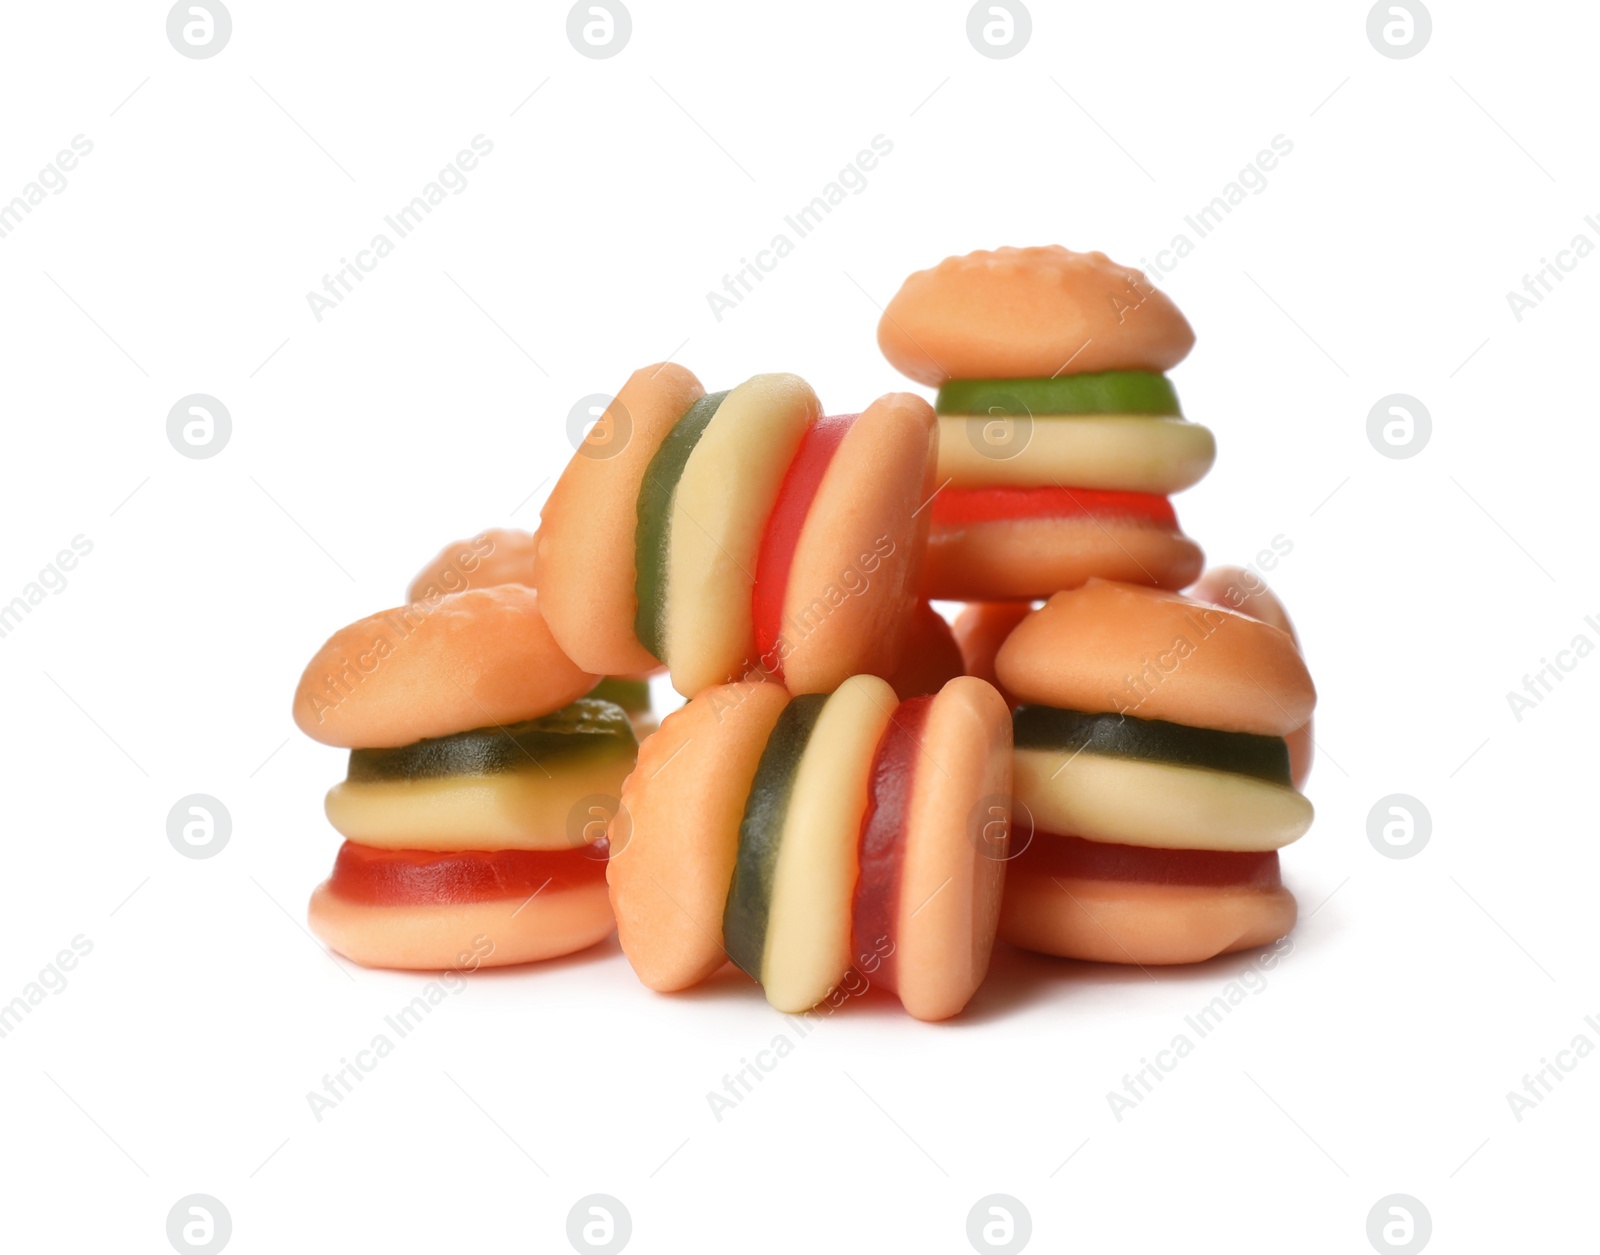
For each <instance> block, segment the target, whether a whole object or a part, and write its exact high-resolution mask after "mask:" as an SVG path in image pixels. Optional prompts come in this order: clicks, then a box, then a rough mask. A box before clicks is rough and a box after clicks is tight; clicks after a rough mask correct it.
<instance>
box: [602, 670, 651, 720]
mask: <svg viewBox="0 0 1600 1255" xmlns="http://www.w3.org/2000/svg"><path fill="white" fill-rule="evenodd" d="M586 696H587V697H588V698H589V699H590V700H591V701H600V702H610V703H611V704H612V705H613V706H621V707H622V709H624V710H625V711H627V712H628V713H629V714H630V715H642V714H644V713H645V712H647V711H648V710H649V709H650V681H649V680H627V679H624V678H623V677H622V676H620V675H608V676H607V677H606V678H605V679H603V680H601V681H600V683H598V684H596V685H595V686H594V687H593V688H592V689H590V690H589V692H588V693H587V694H586Z"/></svg>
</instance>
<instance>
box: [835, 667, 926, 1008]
mask: <svg viewBox="0 0 1600 1255" xmlns="http://www.w3.org/2000/svg"><path fill="white" fill-rule="evenodd" d="M932 706H933V698H932V697H931V696H929V697H913V698H912V699H911V700H910V701H905V702H901V703H900V705H899V706H897V707H896V708H895V712H894V714H893V715H891V716H890V718H889V726H888V728H886V729H885V730H884V733H883V737H882V739H881V740H880V741H879V742H878V748H877V751H876V752H875V753H874V754H873V756H872V774H871V776H869V777H868V781H867V813H866V814H865V815H864V816H863V817H862V820H861V842H860V846H859V850H858V861H859V864H860V871H859V873H858V875H857V877H856V891H855V900H854V902H853V903H852V905H851V912H850V920H851V930H850V931H851V937H850V940H851V944H852V945H853V946H854V948H855V963H856V966H857V967H858V968H860V969H861V970H862V972H863V974H864V975H865V976H866V977H867V979H868V980H869V981H873V982H875V983H877V984H880V985H882V986H883V987H884V988H886V989H890V990H893V989H895V988H897V986H896V984H895V971H896V967H897V963H896V957H897V954H898V951H899V949H900V944H899V942H900V939H899V937H898V936H897V935H896V933H897V927H896V925H897V923H898V916H899V913H900V873H901V872H902V870H903V869H904V867H905V855H906V841H905V822H906V812H907V810H908V809H909V808H910V805H911V791H912V789H913V787H914V786H915V785H916V777H917V757H918V755H919V754H920V753H921V751H922V730H923V728H925V727H926V726H927V723H928V711H929V709H930V708H931V707H932ZM869 969H870V970H869Z"/></svg>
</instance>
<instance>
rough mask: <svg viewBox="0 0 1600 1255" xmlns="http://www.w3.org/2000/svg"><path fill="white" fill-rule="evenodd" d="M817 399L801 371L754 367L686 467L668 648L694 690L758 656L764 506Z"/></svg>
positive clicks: (816, 412) (685, 688) (686, 687)
mask: <svg viewBox="0 0 1600 1255" xmlns="http://www.w3.org/2000/svg"><path fill="white" fill-rule="evenodd" d="M821 415H822V405H821V402H819V401H818V400H817V395H816V393H815V392H813V391H812V390H811V387H810V385H809V384H807V383H806V382H805V380H803V379H801V378H800V377H799V376H797V375H784V374H773V375H757V376H755V377H754V378H752V379H749V380H747V381H746V382H744V383H742V384H740V385H739V386H738V387H737V388H735V389H733V390H732V391H731V392H729V393H728V395H727V396H726V397H725V398H724V399H723V401H722V404H721V405H720V406H718V407H717V412H716V413H715V415H713V416H712V418H711V421H710V422H709V423H708V424H707V425H706V429H705V432H704V434H703V435H702V436H701V437H700V440H699V442H698V443H697V444H696V445H695V447H694V451H693V452H692V453H691V454H690V455H689V460H688V462H687V463H686V464H685V466H684V469H683V475H682V477H681V478H680V479H679V481H678V486H677V491H676V493H675V494H674V497H673V504H672V523H671V531H670V538H669V541H668V560H667V580H666V601H665V610H664V620H665V624H664V627H665V631H664V635H665V638H666V649H665V652H664V655H663V656H664V657H665V658H666V659H667V661H668V662H669V663H670V664H671V667H672V680H673V686H674V687H675V688H676V689H677V690H678V691H679V692H680V693H683V694H685V695H686V696H692V695H693V694H695V693H697V692H699V691H700V690H701V689H703V688H705V687H707V686H708V685H712V684H720V683H722V682H724V681H727V680H730V679H733V678H735V676H736V675H737V674H738V673H739V672H740V671H742V670H744V669H747V668H748V667H749V666H750V665H751V664H752V663H753V661H754V659H753V658H751V657H750V655H751V654H752V653H753V652H754V651H753V648H752V646H753V644H754V639H755V638H754V627H753V625H752V619H751V595H752V592H753V589H754V584H755V579H754V572H755V569H756V560H757V556H758V554H759V551H760V546H761V538H762V533H763V530H764V528H765V526H766V521H767V515H768V514H770V513H771V511H772V505H773V502H774V501H776V500H777V498H778V491H779V489H780V488H781V487H782V485H783V478H784V475H785V474H786V473H787V472H788V469H789V464H790V462H792V461H793V460H794V455H795V451H796V450H797V449H798V448H799V446H800V440H801V438H802V437H803V436H804V435H805V432H806V429H807V428H808V427H810V426H811V424H812V423H814V422H815V421H816V420H817V419H818V418H820V417H821Z"/></svg>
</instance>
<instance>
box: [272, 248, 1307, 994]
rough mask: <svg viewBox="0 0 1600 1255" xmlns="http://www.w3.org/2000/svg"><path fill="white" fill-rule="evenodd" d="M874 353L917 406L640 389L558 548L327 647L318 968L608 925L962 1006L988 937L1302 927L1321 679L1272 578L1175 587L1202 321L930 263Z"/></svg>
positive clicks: (446, 566) (604, 436) (515, 551)
mask: <svg viewBox="0 0 1600 1255" xmlns="http://www.w3.org/2000/svg"><path fill="white" fill-rule="evenodd" d="M879 341H880V344H881V346H882V347H883V349H884V352H885V353H886V355H887V356H888V357H889V359H890V361H891V362H893V363H894V364H895V365H896V366H897V367H899V368H900V369H901V370H903V371H904V372H905V373H906V374H908V375H910V376H911V377H912V378H913V379H915V380H917V381H918V382H919V383H923V384H927V385H930V386H934V387H937V388H938V397H937V403H936V407H935V408H930V406H929V405H928V403H927V402H926V401H924V400H922V399H921V398H919V397H917V396H915V395H912V394H908V393H890V394H887V395H885V396H883V397H880V398H879V399H878V400H877V401H875V402H873V404H872V405H870V406H868V407H867V408H866V409H865V410H863V411H862V412H860V413H859V414H839V415H828V414H825V413H824V412H823V408H822V406H821V404H820V402H819V401H818V399H817V397H816V394H815V393H814V392H813V391H812V389H811V388H810V386H809V385H807V384H806V383H805V381H804V380H801V379H799V378H798V377H797V376H794V375H786V374H767V375H757V376H755V377H753V378H751V379H749V380H747V381H745V382H744V383H742V384H739V385H738V386H736V387H733V388H731V389H728V390H727V391H722V392H712V393H707V392H706V391H705V389H704V388H703V387H702V386H701V384H700V382H699V381H698V380H697V379H696V378H695V377H694V375H693V374H691V373H690V372H689V371H687V370H685V369H684V368H682V367H680V366H677V365H675V364H672V363H660V364H657V365H653V366H648V367H645V368H643V369H641V370H638V371H636V372H634V374H633V375H632V376H630V377H629V379H628V380H627V382H626V383H625V384H624V385H623V387H622V389H621V390H620V391H619V392H618V393H617V395H616V397H615V398H614V399H613V401H612V403H611V405H610V407H609V408H608V410H607V411H606V414H605V415H604V416H603V417H602V419H601V420H600V422H598V423H597V424H596V425H595V427H594V428H593V429H592V430H591V431H590V432H589V434H588V435H587V436H586V437H585V439H584V441H583V442H582V443H581V444H580V446H579V448H578V450H577V453H576V455H575V456H574V457H573V458H572V460H571V462H570V463H569V464H568V466H567V468H566V470H565V471H564V473H563V474H562V476H561V478H560V480H559V482H558V483H557V485H556V486H555V488H554V490H553V491H552V492H551V495H550V498H549V500H548V501H547V503H546V505H545V507H544V510H543V512H542V516H541V521H540V528H539V530H538V532H537V533H534V534H529V533H524V532H514V531H509V530H498V531H490V532H484V533H482V534H480V535H479V536H477V537H474V538H473V539H471V540H469V541H461V542H456V543H454V544H452V545H450V546H446V548H445V549H444V550H443V551H441V553H440V554H439V555H438V557H437V558H435V559H434V561H433V562H431V563H430V564H429V565H428V567H426V568H425V569H424V570H423V571H422V572H421V573H420V574H419V575H418V576H417V578H416V580H414V581H413V583H412V585H411V587H410V589H409V590H408V593H407V597H408V602H407V604H406V605H405V606H402V607H398V608H395V609H392V610H388V611H384V612H382V613H380V614H378V615H374V616H371V617H369V618H368V619H364V620H361V621H360V622H358V623H356V624H352V625H351V626H350V627H347V628H345V629H343V630H341V631H340V632H339V633H337V634H336V635H335V636H334V637H333V638H332V639H331V640H329V641H328V642H327V644H325V645H324V646H323V648H322V649H321V650H320V651H319V652H318V653H317V655H316V656H315V657H314V658H313V660H312V662H311V664H310V665H309V666H308V667H307V669H306V672H305V675H304V677H303V678H302V680H301V684H300V688H299V690H298V691H297V694H296V699H295V718H296V721H297V722H298V723H299V725H300V726H301V728H302V729H303V730H304V731H306V732H307V733H308V734H309V735H310V736H312V737H313V738H315V739H317V740H319V741H322V742H324V743H326V744H330V745H335V746H339V747H341V748H344V749H347V750H348V751H349V764H348V770H347V776H346V779H345V780H344V781H343V782H342V783H340V784H338V785H336V786H335V788H334V789H333V790H332V791H331V792H330V793H329V795H328V798H327V802H326V810H327V814H328V817H329V819H330V821H331V822H332V824H333V826H334V827H335V828H336V829H337V830H338V831H339V833H340V834H341V835H342V836H343V837H344V838H345V842H344V845H343V846H342V847H341V849H340V851H339V853H338V855H337V857H336V859H335V865H334V871H333V874H332V876H331V877H330V878H329V880H328V881H327V882H326V883H325V884H323V885H322V886H321V887H319V888H318V889H317V891H316V893H315V894H314V895H313V898H312V903H311V924H312V927H313V930H314V931H315V932H316V933H317V935H318V936H319V937H321V938H322V939H323V940H324V941H325V942H326V943H327V944H328V945H329V946H330V947H331V948H332V949H334V950H336V951H338V952H339V953H341V954H344V955H346V956H347V957H349V958H351V959H353V960H355V961H356V962H358V963H362V964H365V965H367V966H373V967H396V968H441V967H443V968H468V969H470V968H475V967H478V966H485V965H495V964H508V963H522V962H528V961H532V960H538V959H544V958H551V957H555V956H557V955H560V954H566V953H571V952H573V951H575V950H578V949H582V948H585V947H587V946H590V945H592V944H594V943H595V942H597V941H600V940H602V939H604V938H605V937H606V936H608V935H609V934H610V933H611V932H612V931H613V929H615V930H616V931H617V932H618V935H619V939H620V942H621V946H622V949H623V952H624V953H625V954H626V956H627V958H628V960H629V962H630V963H631V964H632V966H633V968H634V970H635V972H636V973H637V974H638V976H639V978H640V979H641V980H642V981H643V982H644V983H645V984H646V985H647V986H649V987H650V988H652V989H655V990H659V991H663V992H669V991H675V990H681V989H686V988H688V987H690V986H693V985H695V984H698V983H700V982H702V981H704V980H706V979H708V978H709V977H710V976H712V975H713V974H714V973H716V972H717V971H718V970H719V969H721V968H722V967H723V966H724V965H725V964H726V963H728V962H729V961H730V960H731V961H732V962H733V963H734V964H735V965H736V966H737V967H739V968H741V969H742V970H743V971H744V972H746V973H747V974H749V975H750V976H751V977H752V978H754V979H755V980H756V981H758V982H759V983H760V984H761V985H762V987H763V988H764V990H765V992H766V996H767V998H768V1000H769V1001H770V1002H771V1003H772V1004H773V1005H774V1006H776V1007H778V1008H779V1009H781V1010H784V1011H787V1012H799V1011H804V1010H806V1009H808V1008H810V1007H813V1006H816V1005H818V1004H820V1003H823V1002H828V1003H830V1004H835V1005H836V1004H837V1003H838V1002H839V1001H842V1000H843V999H844V998H846V997H850V996H853V995H854V994H856V993H858V992H860V991H862V990H864V989H865V988H867V987H875V988H878V989H882V990H886V991H888V992H890V993H892V994H894V995H896V996H897V997H898V998H899V1000H900V1001H901V1003H902V1004H903V1005H904V1006H905V1008H906V1009H907V1010H908V1011H909V1012H910V1013H911V1014H913V1015H915V1016H917V1017H919V1018H922V1019H944V1018H947V1017H949V1016H952V1015H955V1014H956V1013H958V1012H959V1011H960V1010H961V1009H962V1008H963V1007H964V1006H965V1005H966V1003H967V1002H968V1000H969V999H970V998H971V997H972V995H973V994H974V993H975V992H976V990H977V989H978V987H979V985H980V984H981V982H982V981H983V978H984V975H985V973H986V971H987V968H988V964H989V958H990V953H991V948H992V945H993V942H994V940H995V938H996V936H999V937H1001V938H1003V939H1005V940H1007V941H1009V942H1011V943H1013V944H1016V945H1019V946H1022V947H1026V948H1029V949H1034V950H1038V951H1041V952H1044V953H1048V954H1054V955H1061V956H1065V957H1071V958H1079V959H1091V960H1099V961H1106V962H1122V963H1128V962H1134V963H1141V964H1150V963H1179V962H1188V961H1194V960H1198V959H1203V958H1207V957H1210V956H1212V955H1214V954H1218V953H1222V952H1224V951H1227V950H1231V949H1239V948H1243V947H1247V946H1253V945H1258V944H1261V943H1263V942H1266V941H1271V940H1273V939H1275V938H1276V937H1279V936H1281V935H1282V934H1283V933H1285V932H1286V931H1287V930H1288V929H1289V928H1290V927H1291V926H1292V924H1293V921H1294V913H1295V907H1294V900H1293V898H1292V897H1291V896H1290V895H1289V893H1288V892H1287V890H1285V889H1284V888H1283V886H1282V883H1281V880H1280V879H1279V874H1278V863H1277V853H1276V851H1277V849H1278V848H1279V847H1280V846H1281V845H1283V844H1286V843H1287V842H1289V841H1292V840H1294V839H1295V838H1296V837H1298V836H1299V835H1301V834H1302V833H1303V832H1304V831H1305V829H1306V827H1307V826H1308V825H1309V823H1310V818H1311V811H1310V806H1309V804H1308V803H1307V802H1306V801H1305V800H1304V798H1303V797H1302V796H1301V795H1300V794H1299V792H1298V790H1297V787H1296V786H1297V785H1298V784H1299V783H1300V782H1301V781H1302V780H1303V778H1304V773H1305V770H1306V767H1307V764H1308V763H1309V752H1308V749H1309V743H1310V741H1309V737H1310V732H1309V720H1310V712H1311V706H1312V703H1313V701H1314V695H1313V692H1312V688H1311V682H1310V679H1309V676H1308V675H1307V674H1306V671H1305V667H1304V665H1303V663H1302V662H1301V660H1300V656H1299V653H1298V649H1297V646H1296V644H1295V641H1294V637H1293V634H1292V630H1291V629H1290V627H1289V624H1288V620H1287V617H1286V615H1285V614H1284V612H1283V609H1282V607H1281V606H1280V605H1278V603H1277V602H1276V600H1275V599H1274V598H1273V597H1272V595H1271V593H1270V592H1268V591H1267V590H1266V588H1265V586H1264V585H1262V584H1261V583H1260V581H1259V579H1258V578H1257V577H1255V576H1254V575H1253V574H1251V573H1250V572H1247V571H1240V570H1237V569H1231V568H1227V569H1221V570H1218V571H1214V572H1212V573H1211V574H1210V575H1207V576H1206V577H1205V578H1204V579H1203V580H1201V581H1200V582H1199V583H1198V584H1196V583H1195V580H1196V578H1197V577H1198V576H1199V575H1200V573H1201V565H1202V557H1201V553H1200V550H1199V548H1198V547H1197V546H1196V545H1195V544H1194V542H1193V541H1192V540H1190V539H1189V538H1188V537H1186V536H1185V535H1184V534H1183V533H1182V531H1181V529H1180V528H1179V527H1178V524H1177V520H1176V518H1175V516H1174V514H1173V510H1172V507H1171V505H1170V503H1169V501H1168V499H1167V498H1168V494H1171V493H1174V492H1177V491H1179V490H1181V489H1183V488H1186V487H1189V486H1191V485H1192V484H1194V483H1195V482H1196V481H1197V480H1199V479H1200V478H1201V477H1202V476H1203V475H1204V474H1205V472H1206V471H1207V470H1208V469H1209V467H1210V465H1211V462H1212V459H1213V457H1214V456H1215V446H1214V443H1213V441H1212V437H1211V434H1210V433H1209V432H1208V431H1207V430H1206V429H1205V428H1204V427H1201V426H1199V425H1198V424H1195V423H1191V422H1188V421H1187V420H1185V419H1184V418H1183V417H1182V415H1181V412H1180V410H1179V407H1178V402H1177V397H1176V394H1175V393H1174V391H1173V389H1172V387H1171V385H1170V384H1169V383H1168V381H1167V380H1166V378H1165V374H1164V372H1165V371H1166V370H1167V369H1169V368H1170V367H1172V366H1173V365H1176V364H1177V362H1178V361H1180V360H1181V359H1182V358H1183V356H1184V355H1185V354H1186V353H1187V351H1188V349H1189V347H1190V346H1191V344H1192V342H1193V334H1192V332H1191V331H1190V329H1189V326H1188V324H1187V323H1186V322H1185V321H1184V319H1183V316H1182V315H1181V314H1180V313H1178V311H1177V310H1176V308H1175V307H1173V306H1172V304H1171V302H1170V301H1168V300H1167V298H1166V297H1165V296H1164V295H1162V294H1160V293H1158V292H1156V291H1155V290H1154V289H1152V288H1150V287H1149V286H1148V285H1147V284H1146V283H1145V282H1144V280H1143V277H1142V276H1141V275H1139V274H1138V272H1136V271H1131V270H1127V269H1126V268H1123V267H1119V266H1116V265H1114V264H1113V263H1111V262H1110V261H1109V260H1108V259H1107V258H1105V257H1104V256H1103V255H1101V254H1097V253H1091V254H1076V253H1071V252H1068V251H1067V250H1064V249H1059V248H1047V249H1021V250H1018V249H1002V250H999V251H997V252H994V253H975V254H972V255H970V256H968V257H964V258H952V259H950V260H948V261H946V262H944V263H943V264H941V265H940V266H939V267H937V268H935V269H934V270H931V271H925V272H922V273H919V274H917V275H913V276H912V277H911V278H910V279H908V280H907V282H906V284H905V286H904V287H903V288H902V290H901V292H900V293H899V294H898V295H897V296H896V297H895V298H894V300H893V301H892V302H891V303H890V305H889V306H888V307H887V310H886V312H885V315H884V319H883V323H882V325H881V326H880V329H879ZM1185 588H1188V589H1189V592H1188V594H1187V595H1184V594H1182V593H1180V592H1179V591H1178V590H1181V589H1185ZM934 599H938V600H941V601H946V602H948V601H958V602H965V603H967V605H966V607H965V609H964V610H963V611H962V612H961V613H960V615H959V616H958V617H957V618H956V621H955V623H954V626H953V628H952V625H951V624H949V623H948V622H947V621H946V619H945V618H944V617H943V616H942V615H941V614H940V613H939V612H938V610H936V609H935V608H934V607H933V606H932V605H931V604H930V603H931V601H932V600H934ZM1041 601H1043V603H1044V604H1043V605H1042V606H1040V605H1038V603H1039V602H1041ZM661 673H664V674H665V676H666V677H667V679H668V680H669V681H670V683H671V685H672V687H673V688H675V689H676V690H677V692H678V693H679V694H681V695H682V697H683V698H684V699H686V700H685V703H684V705H682V706H681V708H679V709H677V710H675V711H673V712H672V713H670V714H667V715H666V716H665V718H664V719H661V720H660V721H659V725H658V723H657V720H656V718H655V715H654V713H653V712H652V710H651V706H650V697H649V685H648V680H649V677H650V676H652V675H655V674H661ZM1013 812H1014V813H1013Z"/></svg>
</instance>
